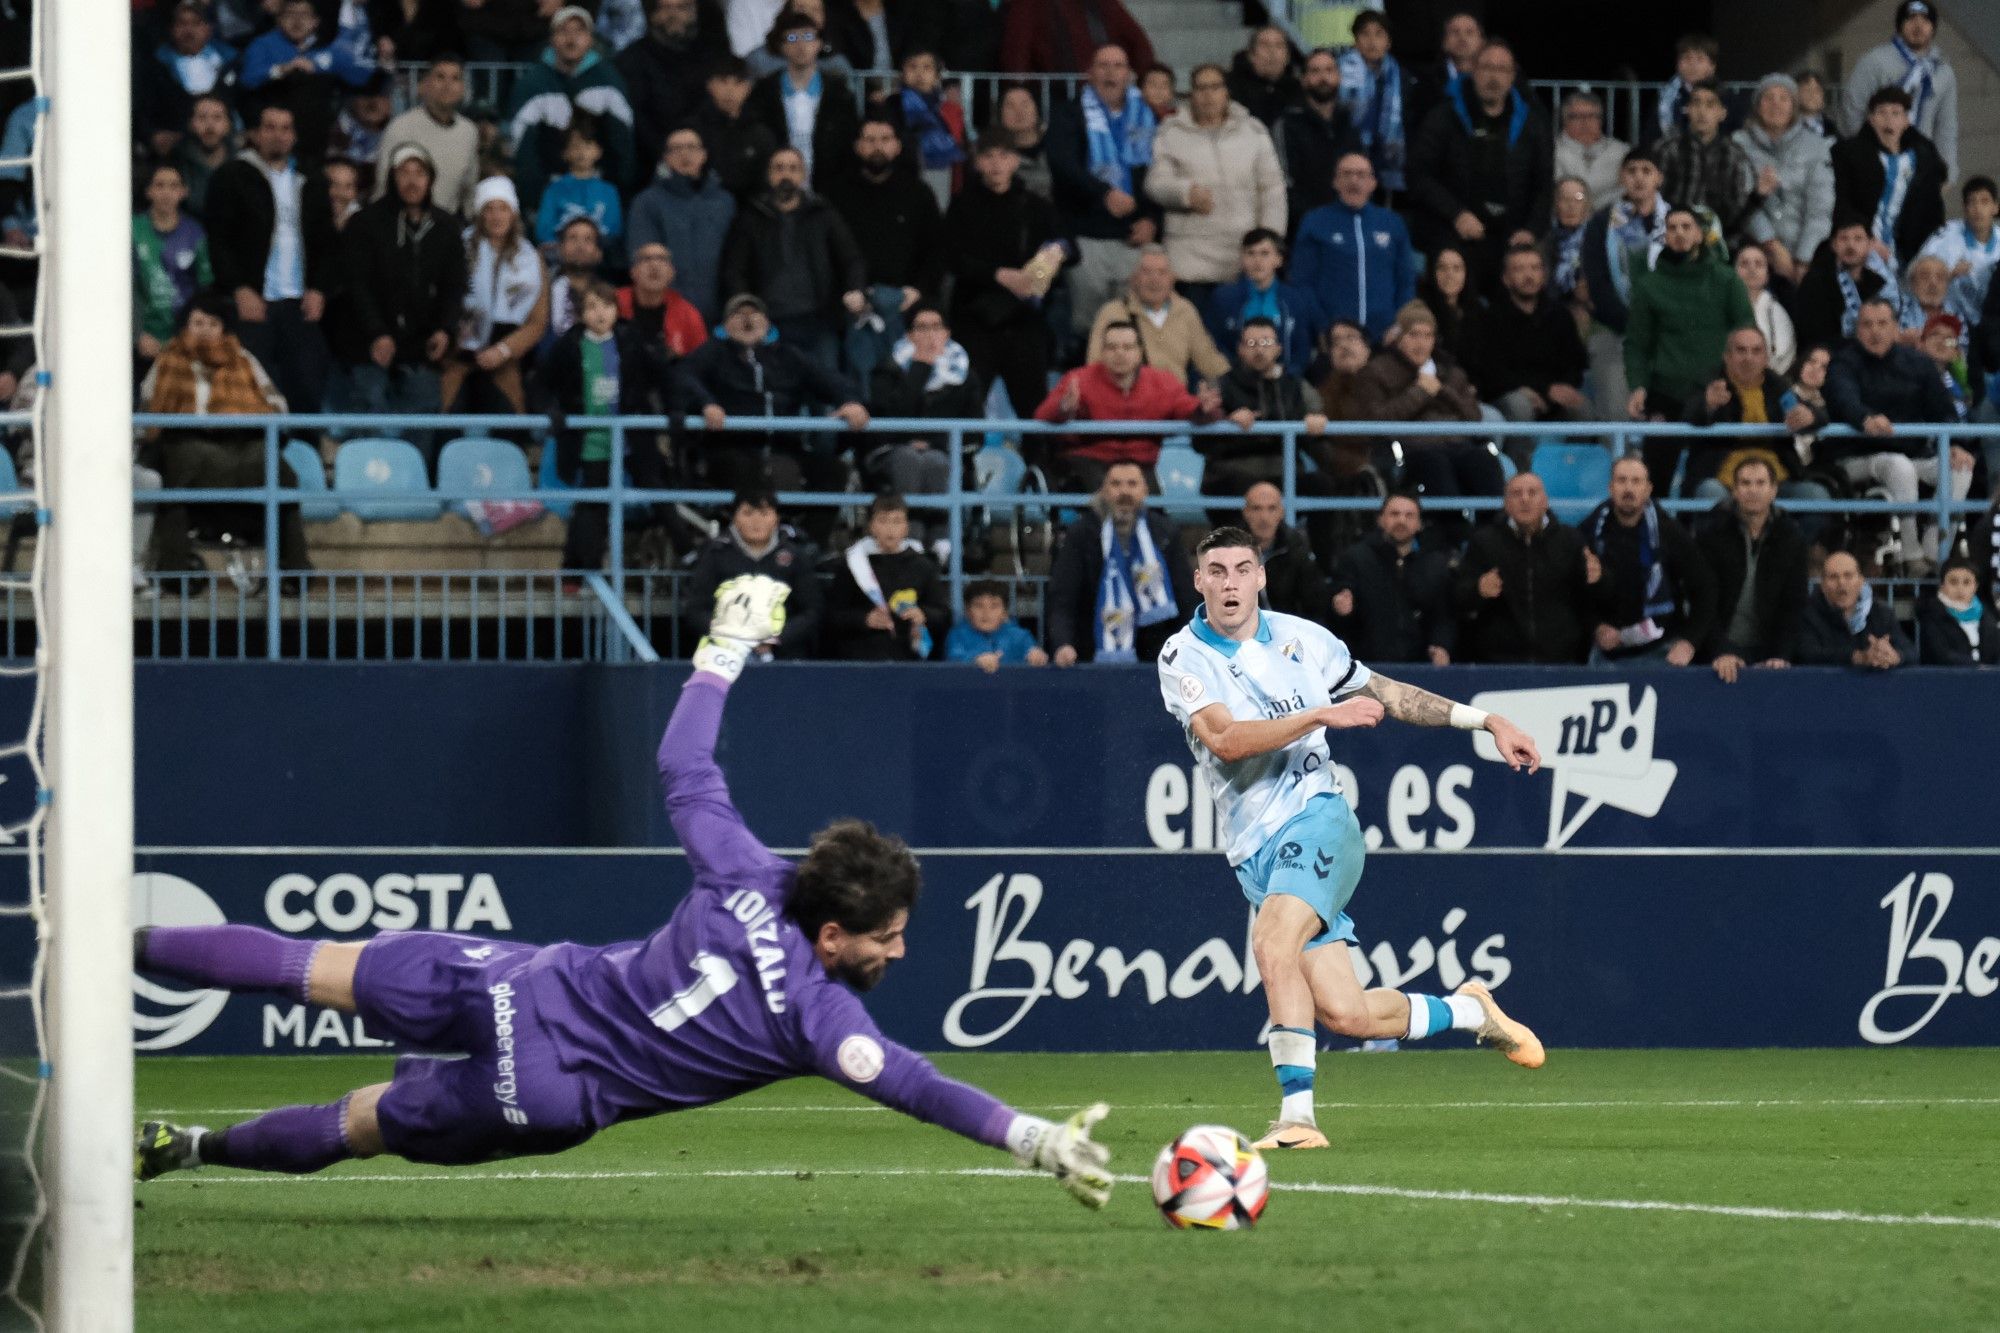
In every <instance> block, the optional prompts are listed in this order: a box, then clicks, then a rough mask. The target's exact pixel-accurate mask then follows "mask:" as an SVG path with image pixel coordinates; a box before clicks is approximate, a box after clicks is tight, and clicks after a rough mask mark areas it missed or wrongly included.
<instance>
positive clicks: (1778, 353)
mask: <svg viewBox="0 0 2000 1333" xmlns="http://www.w3.org/2000/svg"><path fill="white" fill-rule="evenodd" d="M1735 268H1736V276H1737V278H1738V279H1739V280H1740V281H1741V282H1742V283H1743V290H1744V292H1745V293H1746V294H1747V295H1748V296H1749V297H1750V316H1751V319H1752V320H1753V321H1754V322H1755V323H1756V325H1757V331H1758V332H1759V333H1761V334H1763V335H1764V346H1766V347H1767V348H1769V349H1770V361H1771V369H1773V370H1775V371H1777V372H1778V373H1779V374H1780V375H1784V374H1787V373H1789V372H1790V371H1791V368H1792V362H1794V361H1796V360H1797V359H1798V355H1799V339H1798V332H1797V330H1795V329H1794V328H1793V327H1792V317H1791V316H1790V315H1789V314H1786V313H1785V307H1784V306H1782V305H1780V304H1779V303H1778V298H1777V297H1775V296H1773V295H1771V287H1770V282H1771V261H1770V259H1769V258H1768V257H1767V256H1766V255H1765V253H1764V251H1763V250H1762V249H1761V248H1759V247H1758V246H1754V245H1746V246H1744V247H1743V248H1742V249H1741V250H1738V251H1737V252H1736V264H1735Z"/></svg>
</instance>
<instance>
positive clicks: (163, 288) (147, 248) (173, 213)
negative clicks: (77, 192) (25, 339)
mask: <svg viewBox="0 0 2000 1333" xmlns="http://www.w3.org/2000/svg"><path fill="white" fill-rule="evenodd" d="M187 192H188V191H187V182H186V181H185V180H183V179H182V178H181V169H180V168H179V167H177V166H175V165H174V164H173V163H171V162H162V163H160V164H159V165H157V166H155V167H154V168H153V170H152V172H151V173H150V175H149V176H148V177H147V180H146V211H145V212H143V213H137V214H134V215H133V217H132V265H133V268H132V300H133V310H132V323H133V326H134V335H135V337H136V339H137V343H138V353H139V359H140V360H141V361H151V360H152V359H153V358H154V357H156V356H158V355H159V354H160V348H161V347H163V346H164V345H165V344H166V342H167V340H168V339H169V338H172V337H173V336H174V331H175V330H177V329H178V328H180V326H181V322H182V317H183V315H184V314H185V312H186V310H187V307H188V302H190V301H192V300H193V299H194V294H195V293H196V292H198V291H201V290H202V289H203V288H206V287H208V286H210V285H211V284H213V283H214V281H215V271H214V270H213V269H212V268H210V267H209V258H208V233H207V232H206V231H204V230H203V229H202V225H201V224H200V223H199V222H196V221H195V220H194V219H193V218H191V217H189V216H187V215H186V214H185V213H183V212H181V204H182V203H183V202H184V201H185V200H186V199H187ZM0 389H4V390H5V392H4V393H0V402H5V401H6V400H7V399H9V398H12V397H13V396H14V386H13V385H12V384H0Z"/></svg>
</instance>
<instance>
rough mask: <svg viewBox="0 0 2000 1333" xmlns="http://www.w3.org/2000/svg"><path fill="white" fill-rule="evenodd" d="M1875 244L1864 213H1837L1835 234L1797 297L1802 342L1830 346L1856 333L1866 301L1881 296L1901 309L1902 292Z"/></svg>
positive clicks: (1796, 313)
mask: <svg viewBox="0 0 2000 1333" xmlns="http://www.w3.org/2000/svg"><path fill="white" fill-rule="evenodd" d="M1872 247H1873V240H1872V238H1871V236H1870V235H1869V230H1868V219H1867V216H1866V215H1865V214H1862V213H1842V214H1839V215H1838V216H1836V217H1835V218H1834V221H1833V234H1832V236H1831V237H1830V238H1829V240H1828V242H1827V244H1826V245H1824V246H1822V247H1821V248H1820V251H1819V253H1818V254H1817V255H1815V256H1814V257H1813V262H1812V265H1811V267H1809V268H1808V269H1807V270H1806V276H1805V277H1804V279H1802V280H1801V281H1800V283H1799V289H1798V292H1797V293H1796V294H1795V296H1794V297H1793V300H1792V315H1793V320H1792V324H1793V331H1794V332H1795V333H1796V334H1797V335H1798V338H1799V341H1800V342H1801V343H1804V344H1808V345H1810V344H1813V343H1819V344H1823V345H1825V346H1829V347H1831V346H1835V345H1837V344H1839V343H1840V342H1841V341H1842V340H1844V339H1846V338H1848V337H1850V336H1852V334H1853V333H1854V321H1855V318H1856V317H1857V316H1858V315H1859V314H1860V313H1861V303H1862V302H1864V301H1872V300H1876V299H1877V298H1880V299H1882V300H1886V301H1888V302H1889V303H1890V307H1891V309H1900V307H1901V293H1899V292H1898V291H1897V290H1896V284H1895V282H1894V281H1893V280H1892V279H1891V278H1890V277H1889V276H1888V275H1887V274H1886V273H1885V272H1884V271H1883V265H1882V264H1881V262H1880V261H1879V260H1877V259H1875V258H1874V251H1873V248H1872Z"/></svg>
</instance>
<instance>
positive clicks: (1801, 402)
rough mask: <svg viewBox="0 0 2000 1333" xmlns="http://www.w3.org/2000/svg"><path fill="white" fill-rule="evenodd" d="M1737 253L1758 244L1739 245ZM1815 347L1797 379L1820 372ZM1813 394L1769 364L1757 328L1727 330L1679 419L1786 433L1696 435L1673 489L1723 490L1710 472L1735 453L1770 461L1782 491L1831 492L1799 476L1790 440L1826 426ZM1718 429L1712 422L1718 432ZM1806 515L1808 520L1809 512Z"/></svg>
mask: <svg viewBox="0 0 2000 1333" xmlns="http://www.w3.org/2000/svg"><path fill="white" fill-rule="evenodd" d="M1744 253H1745V254H1756V253H1758V252H1757V251H1755V250H1747V251H1745V252H1744ZM1815 350H1817V352H1818V353H1819V355H1818V358H1817V359H1816V360H1815V359H1813V358H1811V357H1809V358H1808V360H1810V361H1812V368H1811V369H1810V370H1802V372H1801V379H1802V380H1810V379H1812V378H1814V377H1815V376H1821V377H1823V375H1824V372H1825V367H1826V349H1825V348H1818V349H1815ZM1817 396H1818V395H1816V394H1813V393H1811V392H1810V390H1809V389H1808V390H1807V391H1806V392H1804V393H1801V392H1800V391H1799V390H1796V389H1794V388H1793V387H1792V386H1790V385H1788V384H1787V383H1786V382H1785V380H1784V377H1783V376H1781V375H1779V374H1778V373H1777V372H1776V370H1775V369H1774V368H1773V367H1772V365H1771V360H1770V352H1769V347H1768V344H1766V343H1765V341H1764V335H1763V334H1762V333H1761V332H1760V331H1758V330H1757V329H1755V328H1751V327H1747V326H1746V327H1744V328H1740V329H1732V330H1730V333H1729V337H1728V340H1727V341H1726V342H1725V343H1724V344H1723V350H1722V373H1721V374H1720V375H1717V376H1716V377H1715V378H1713V379H1711V380H1710V381H1709V382H1708V384H1707V387H1705V388H1704V389H1703V390H1702V391H1701V393H1700V394H1699V395H1697V396H1695V397H1693V398H1691V399H1689V400H1688V405H1687V410H1686V414H1685V420H1686V421H1687V423H1688V424H1689V425H1690V426H1711V427H1717V428H1720V427H1724V426H1734V425H1753V426H1770V425H1777V424H1779V423H1781V422H1782V423H1783V424H1784V426H1785V428H1786V429H1788V430H1790V431H1791V432H1792V433H1793V436H1794V438H1793V439H1791V440H1784V439H1771V438H1766V437H1757V436H1739V437H1736V438H1729V439H1718V440H1713V441H1703V442H1700V443H1696V444H1694V445H1692V446H1691V447H1690V448H1689V450H1688V465H1687V474H1686V479H1685V480H1684V481H1683V482H1682V483H1681V494H1682V495H1718V496H1719V495H1720V494H1726V493H1727V486H1728V483H1727V482H1726V481H1719V480H1717V478H1721V477H1725V476H1729V477H1733V476H1734V474H1735V469H1736V467H1737V465H1738V464H1739V463H1740V462H1741V460H1742V459H1743V458H1746V457H1750V456H1753V455H1754V456H1756V457H1760V458H1765V459H1768V460H1769V461H1770V463H1771V466H1772V468H1773V473H1772V475H1773V478H1774V479H1775V480H1776V481H1777V482H1778V485H1779V491H1778V493H1779V494H1780V495H1781V496H1783V497H1784V498H1785V499H1788V500H1789V499H1793V498H1797V499H1802V500H1806V499H1810V500H1826V499H1831V498H1832V496H1831V494H1830V493H1829V492H1828V491H1827V490H1826V489H1825V488H1824V487H1823V486H1821V485H1820V484H1819V483H1818V482H1813V481H1808V480H1806V469H1807V458H1806V456H1803V455H1802V454H1801V451H1800V449H1799V448H1798V443H1797V441H1798V439H1800V438H1806V439H1810V438H1811V437H1813V436H1815V435H1817V434H1818V432H1819V431H1821V430H1823V429H1825V427H1826V410H1825V407H1824V405H1823V404H1818V403H1815V402H1813V401H1812V399H1813V398H1815V397H1817ZM1723 433H1725V432H1722V431H1720V430H1719V429H1718V434H1723ZM1813 522H1814V523H1815V524H1816V523H1817V520H1813Z"/></svg>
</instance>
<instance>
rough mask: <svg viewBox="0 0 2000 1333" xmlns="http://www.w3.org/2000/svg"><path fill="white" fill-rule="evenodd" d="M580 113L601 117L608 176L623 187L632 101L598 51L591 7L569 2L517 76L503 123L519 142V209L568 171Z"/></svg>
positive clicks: (629, 158)
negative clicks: (566, 155) (567, 149)
mask: <svg viewBox="0 0 2000 1333" xmlns="http://www.w3.org/2000/svg"><path fill="white" fill-rule="evenodd" d="M578 111H588V112H589V113H590V114H591V115H593V116H595V117H597V121H598V136H599V139H600V141H601V143H602V144H603V148H604V162H603V165H602V166H601V168H600V171H601V172H602V174H603V176H604V179H605V180H607V181H609V182H611V184H612V185H613V186H614V187H615V188H617V189H620V190H622V189H624V188H625V184H626V182H627V181H630V180H631V179H632V176H633V169H632V168H633V154H634V151H635V150H634V147H633V141H632V102H631V99H630V97H629V96H628V95H627V93H626V90H625V76H624V75H622V74H620V73H619V72H618V67H617V66H616V65H613V64H612V63H611V62H610V61H609V60H607V59H605V58H604V56H603V55H602V54H601V53H600V52H599V51H598V50H597V32H596V28H595V26H594V23H593V20H592V19H591V16H590V11H589V10H587V9H585V8H584V7H583V6H582V5H565V6H563V7H562V8H561V9H558V10H557V11H556V12H555V13H554V14H552V15H550V17H549V44H548V47H547V48H546V49H545V50H544V51H543V52H542V54H541V58H540V59H538V60H537V61H536V62H535V63H534V64H532V65H530V66H529V67H528V68H527V69H524V70H522V71H521V75H520V77H519V78H517V79H515V80H514V91H513V94H512V95H511V96H510V97H509V98H508V99H507V110H506V113H505V114H504V115H503V116H502V117H501V123H502V124H503V125H504V126H506V131H505V133H506V137H507V141H508V142H509V143H511V144H513V145H514V182H515V185H516V186H517V187H518V188H519V190H520V194H521V207H522V208H524V209H526V210H527V211H528V212H529V213H530V214H532V213H534V211H535V210H536V209H537V208H538V207H539V206H540V205H541V202H542V191H543V189H544V188H546V187H547V185H548V182H549V178H550V177H551V176H553V175H556V174H557V173H558V172H560V171H561V170H562V165H563V142H564V139H565V138H566V136H567V134H568V131H569V124H570V118H571V117H572V116H574V115H575V114H576V113H577V112H578Z"/></svg>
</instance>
